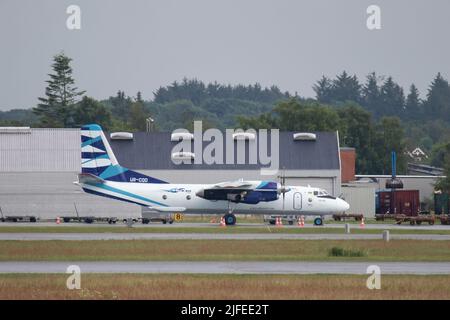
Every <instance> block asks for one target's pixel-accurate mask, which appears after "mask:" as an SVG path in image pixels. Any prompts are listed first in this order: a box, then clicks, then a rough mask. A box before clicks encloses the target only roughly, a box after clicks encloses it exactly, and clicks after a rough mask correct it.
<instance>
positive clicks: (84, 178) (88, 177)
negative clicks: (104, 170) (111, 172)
mask: <svg viewBox="0 0 450 320" xmlns="http://www.w3.org/2000/svg"><path fill="white" fill-rule="evenodd" d="M104 182H105V180H103V179H102V178H99V177H97V176H96V175H93V174H92V173H79V174H78V183H87V184H95V183H104Z"/></svg>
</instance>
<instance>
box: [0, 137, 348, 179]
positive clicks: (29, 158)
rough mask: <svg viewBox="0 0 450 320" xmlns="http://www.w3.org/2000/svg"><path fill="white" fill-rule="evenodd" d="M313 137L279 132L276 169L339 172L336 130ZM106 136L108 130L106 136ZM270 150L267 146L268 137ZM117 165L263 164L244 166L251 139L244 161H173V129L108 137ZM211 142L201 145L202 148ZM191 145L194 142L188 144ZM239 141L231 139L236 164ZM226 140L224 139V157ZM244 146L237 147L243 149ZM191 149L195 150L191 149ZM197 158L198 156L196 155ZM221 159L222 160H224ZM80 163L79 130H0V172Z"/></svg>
mask: <svg viewBox="0 0 450 320" xmlns="http://www.w3.org/2000/svg"><path fill="white" fill-rule="evenodd" d="M315 133H316V141H294V139H293V132H280V136H279V156H280V159H279V163H280V165H279V167H280V168H285V169H286V170H339V166H340V165H339V152H338V149H339V145H338V139H337V133H336V132H315ZM106 136H107V137H108V139H109V134H106ZM267 140H268V145H269V146H268V150H271V148H272V146H271V145H270V139H267ZM110 143H111V146H112V149H113V150H114V153H115V155H116V157H117V160H118V161H119V163H120V164H121V165H122V166H124V167H128V168H130V169H137V170H139V169H141V170H195V169H209V170H211V169H212V170H219V169H220V170H229V169H239V170H255V169H260V168H261V167H267V165H261V164H260V158H259V157H258V159H257V164H248V163H249V159H248V148H249V142H248V141H247V142H245V151H246V152H245V163H244V164H233V165H231V164H212V165H207V164H181V165H176V164H175V163H173V162H172V160H171V156H172V149H173V147H174V146H175V145H176V144H177V142H172V141H171V133H168V132H167V133H160V132H153V133H146V132H137V133H134V140H112V141H110ZM209 143H210V142H203V143H202V146H201V147H202V150H203V151H204V150H205V147H206V146H207V145H208V144H209ZM192 144H193V142H192ZM237 148H238V143H236V142H234V158H235V161H234V163H237V162H236V158H237V154H238V152H237V151H238V150H237ZM225 150H226V143H225V142H224V143H223V150H222V151H223V155H224V156H223V157H224V158H225V154H226V152H225ZM241 150H242V148H240V149H239V151H241ZM192 152H194V148H192ZM196 156H197V155H196ZM224 162H225V161H224ZM80 163H81V150H80V131H79V129H43V128H39V129H38V128H36V129H34V128H32V129H31V132H27V133H7V134H6V133H5V134H0V172H31V171H32V172H55V171H60V172H68V171H70V172H79V171H80Z"/></svg>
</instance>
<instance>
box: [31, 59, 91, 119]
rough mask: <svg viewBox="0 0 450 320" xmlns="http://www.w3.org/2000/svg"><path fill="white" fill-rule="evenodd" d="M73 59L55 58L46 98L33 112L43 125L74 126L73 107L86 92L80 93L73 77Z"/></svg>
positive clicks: (41, 100) (42, 98)
mask: <svg viewBox="0 0 450 320" xmlns="http://www.w3.org/2000/svg"><path fill="white" fill-rule="evenodd" d="M71 61H72V59H71V58H69V57H67V56H66V55H65V54H64V53H60V54H57V55H56V56H54V57H53V64H52V69H53V73H51V74H49V77H50V80H47V81H46V82H47V83H48V85H47V87H46V88H45V97H40V98H39V101H40V103H39V104H38V105H37V107H35V108H33V112H34V113H35V114H36V115H38V116H39V117H40V120H41V124H42V125H44V126H48V127H61V126H72V125H73V124H74V119H73V106H74V104H75V103H76V102H77V99H78V97H80V96H82V95H83V94H84V93H85V91H78V88H77V87H75V80H74V79H73V77H72V67H71V66H70V62H71Z"/></svg>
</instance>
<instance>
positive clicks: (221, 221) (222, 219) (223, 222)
mask: <svg viewBox="0 0 450 320" xmlns="http://www.w3.org/2000/svg"><path fill="white" fill-rule="evenodd" d="M220 226H221V227H226V226H227V224H226V223H225V218H224V217H222V218H220Z"/></svg>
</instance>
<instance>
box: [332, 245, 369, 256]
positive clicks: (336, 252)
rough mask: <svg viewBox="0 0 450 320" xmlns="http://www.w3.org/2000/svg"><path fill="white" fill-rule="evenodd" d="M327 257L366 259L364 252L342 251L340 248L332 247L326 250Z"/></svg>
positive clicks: (365, 252)
mask: <svg viewBox="0 0 450 320" xmlns="http://www.w3.org/2000/svg"><path fill="white" fill-rule="evenodd" d="M328 255H329V256H330V257H353V258H354V257H366V256H367V251H366V250H361V249H359V250H353V249H344V248H341V247H333V248H331V249H329V250H328Z"/></svg>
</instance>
